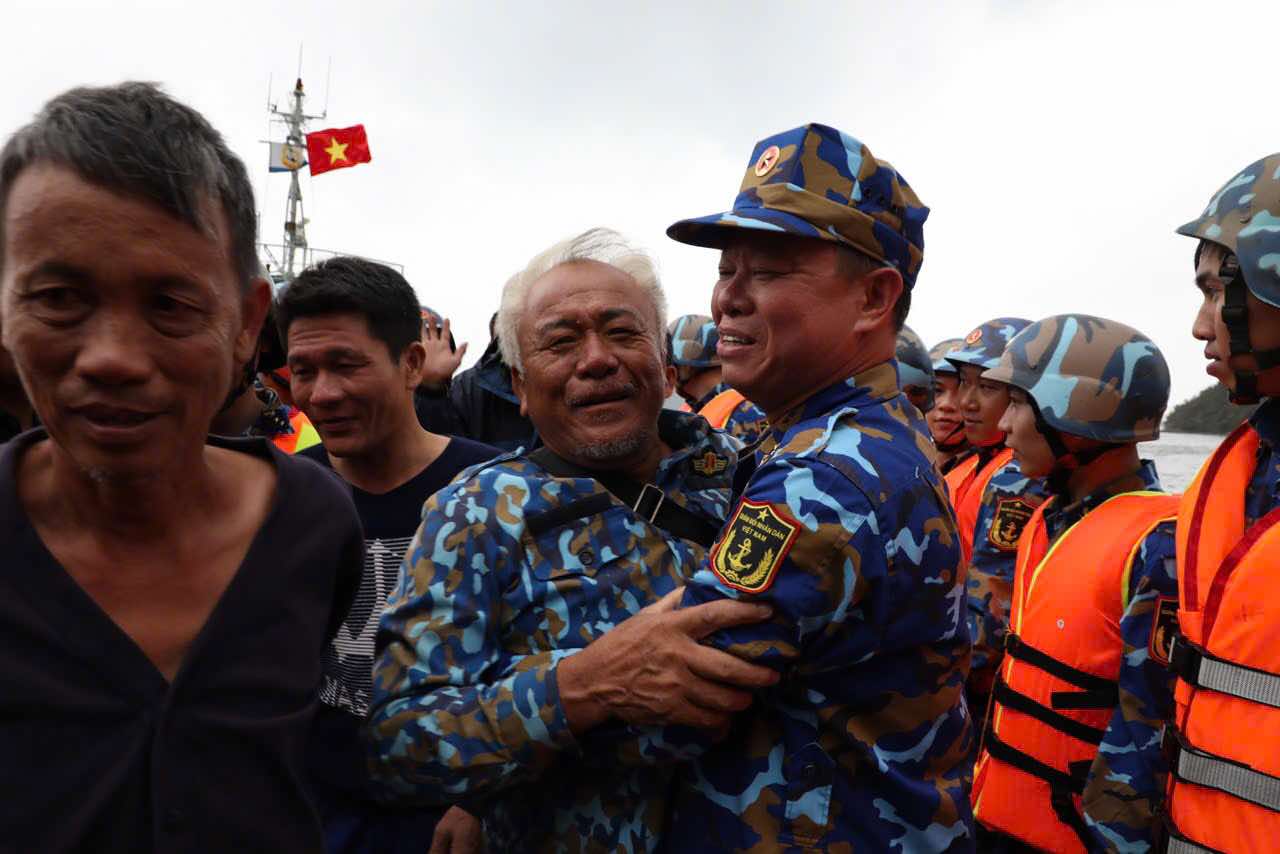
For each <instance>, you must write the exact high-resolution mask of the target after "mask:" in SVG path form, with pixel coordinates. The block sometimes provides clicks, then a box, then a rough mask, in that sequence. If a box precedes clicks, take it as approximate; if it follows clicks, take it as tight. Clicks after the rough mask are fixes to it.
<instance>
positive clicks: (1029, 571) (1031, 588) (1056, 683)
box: [973, 492, 1178, 852]
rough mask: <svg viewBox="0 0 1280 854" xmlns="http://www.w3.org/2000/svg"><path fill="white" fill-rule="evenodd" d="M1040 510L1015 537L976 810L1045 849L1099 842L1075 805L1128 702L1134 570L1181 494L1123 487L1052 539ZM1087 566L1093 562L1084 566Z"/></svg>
mask: <svg viewBox="0 0 1280 854" xmlns="http://www.w3.org/2000/svg"><path fill="white" fill-rule="evenodd" d="M1053 502H1054V499H1052V498H1051V499H1049V500H1047V501H1045V502H1044V503H1043V504H1041V505H1040V506H1039V507H1037V508H1036V510H1035V512H1034V513H1033V514H1032V516H1031V519H1030V520H1029V521H1028V522H1027V526H1026V528H1024V529H1023V532H1022V537H1021V538H1020V539H1019V540H1018V557H1017V564H1016V567H1015V569H1014V583H1013V596H1012V608H1011V611H1010V620H1009V634H1008V636H1007V640H1006V646H1007V654H1006V655H1005V658H1004V661H1003V662H1002V663H1001V665H1000V674H999V677H998V678H997V681H996V689H995V692H994V696H993V702H992V717H991V724H990V731H989V734H988V735H987V736H986V738H985V740H984V744H983V749H982V752H981V754H980V755H979V757H978V764H977V767H976V770H975V774H974V788H973V791H974V815H975V817H976V818H977V819H978V820H979V821H981V822H982V824H984V825H985V826H987V827H989V828H992V829H994V830H998V831H1000V832H1001V833H1005V834H1007V835H1009V836H1013V837H1015V838H1017V839H1020V840H1022V841H1023V842H1026V843H1028V844H1030V845H1034V846H1036V847H1038V848H1043V849H1045V850H1048V851H1055V852H1057V851H1061V852H1070V851H1086V850H1091V849H1092V848H1094V847H1096V845H1095V843H1094V842H1093V841H1092V838H1091V833H1090V831H1089V830H1088V828H1087V825H1086V824H1085V821H1084V817H1083V816H1082V815H1081V813H1080V810H1079V807H1078V806H1077V803H1076V801H1077V799H1078V798H1079V796H1080V794H1081V793H1082V792H1083V791H1084V785H1085V780H1086V778H1087V775H1088V771H1089V767H1090V765H1092V763H1093V760H1094V757H1095V756H1097V753H1098V744H1099V743H1100V742H1101V741H1102V739H1103V737H1104V736H1105V734H1106V728H1107V726H1108V725H1109V723H1110V721H1111V717H1112V715H1113V714H1114V713H1115V709H1116V707H1117V705H1118V703H1119V695H1118V689H1117V686H1116V678H1117V677H1118V675H1119V673H1120V662H1121V657H1122V655H1123V654H1124V640H1123V638H1122V637H1121V636H1120V618H1121V616H1122V615H1123V613H1124V609H1125V606H1126V602H1127V590H1126V589H1125V584H1126V578H1127V572H1128V570H1129V566H1130V565H1131V564H1132V563H1133V560H1134V559H1135V557H1136V555H1137V553H1138V550H1139V549H1140V548H1141V547H1142V542H1143V540H1145V539H1146V537H1147V536H1148V535H1149V534H1150V533H1151V532H1152V531H1153V530H1154V529H1155V527H1156V526H1157V525H1159V524H1160V523H1161V522H1166V521H1172V520H1173V519H1174V518H1175V517H1176V515H1177V510H1178V497H1177V496H1175V495H1165V494H1164V493H1160V492H1128V493H1124V494H1122V495H1117V496H1115V497H1113V498H1110V499H1108V500H1107V501H1105V502H1103V503H1102V504H1100V505H1099V506H1098V507H1096V508H1094V509H1093V510H1092V511H1091V512H1089V513H1088V514H1086V515H1085V516H1084V518H1082V519H1081V520H1080V521H1079V522H1077V523H1076V524H1075V525H1073V526H1071V528H1069V529H1068V530H1067V531H1066V532H1064V533H1063V534H1062V536H1060V537H1058V539H1057V541H1056V542H1054V543H1053V546H1052V547H1050V546H1049V542H1048V527H1047V525H1046V523H1045V520H1044V514H1045V512H1046V510H1047V509H1048V508H1050V507H1051V506H1053ZM1086 570H1088V571H1087V572H1086Z"/></svg>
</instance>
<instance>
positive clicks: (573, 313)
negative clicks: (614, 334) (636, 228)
mask: <svg viewBox="0 0 1280 854" xmlns="http://www.w3.org/2000/svg"><path fill="white" fill-rule="evenodd" d="M619 317H630V318H633V319H634V320H635V321H636V322H637V323H639V324H640V325H641V326H643V327H644V328H645V329H649V330H652V329H655V328H656V327H657V326H658V315H657V306H655V305H654V303H653V299H652V298H651V296H650V294H649V293H648V292H647V291H646V290H645V288H644V287H642V286H641V285H640V283H639V282H637V281H636V280H635V279H634V278H632V277H631V276H630V275H628V274H627V273H625V272H623V271H622V270H619V269H618V268H616V267H612V266H610V265H608V264H604V263H602V262H599V261H573V262H570V263H568V264H561V265H559V266H558V267H555V268H553V269H551V270H549V271H548V272H546V273H544V274H543V275H542V276H540V277H539V278H538V279H537V280H536V281H535V282H534V283H533V284H532V285H531V286H530V288H529V293H528V295H527V296H526V299H525V310H524V315H523V317H522V319H521V325H522V327H523V328H524V331H525V332H537V331H539V330H541V329H545V328H547V327H551V326H564V325H574V326H583V327H588V326H599V325H601V324H604V323H609V322H610V321H612V320H614V319H617V318H619Z"/></svg>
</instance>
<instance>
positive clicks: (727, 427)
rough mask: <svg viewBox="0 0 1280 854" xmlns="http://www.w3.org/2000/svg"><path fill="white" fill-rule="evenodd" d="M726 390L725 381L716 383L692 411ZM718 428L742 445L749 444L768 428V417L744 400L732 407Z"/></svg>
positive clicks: (697, 410) (727, 386)
mask: <svg viewBox="0 0 1280 854" xmlns="http://www.w3.org/2000/svg"><path fill="white" fill-rule="evenodd" d="M728 390H729V385H728V384H727V383H716V387H715V388H713V389H712V390H711V391H709V392H708V393H707V394H706V395H705V396H704V397H703V398H702V400H700V401H698V405H697V406H695V407H694V408H693V409H694V411H695V412H701V411H702V408H703V407H704V406H706V405H707V404H708V403H710V402H711V400H712V398H714V397H715V396H716V395H718V394H720V393H721V392H723V391H728ZM720 429H722V430H724V431H725V432H726V433H728V434H729V435H730V436H732V437H733V438H735V439H737V440H738V441H739V442H741V443H742V444H743V445H751V444H753V443H755V442H756V441H757V440H758V439H759V438H760V437H761V436H763V435H764V434H765V433H766V432H767V431H768V430H769V417H768V416H767V415H765V414H764V410H762V409H761V408H760V407H758V406H756V405H755V404H754V403H752V402H751V401H749V400H744V401H742V402H741V403H739V404H738V405H737V406H736V407H734V409H733V412H731V413H729V419H728V420H727V421H726V422H725V423H724V426H723V427H721V428H720Z"/></svg>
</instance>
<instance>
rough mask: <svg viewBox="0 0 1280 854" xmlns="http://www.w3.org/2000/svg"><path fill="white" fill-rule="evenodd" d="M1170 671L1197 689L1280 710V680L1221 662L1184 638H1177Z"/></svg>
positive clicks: (1171, 652)
mask: <svg viewBox="0 0 1280 854" xmlns="http://www.w3.org/2000/svg"><path fill="white" fill-rule="evenodd" d="M1169 669H1170V670H1172V671H1173V672H1174V673H1176V674H1178V677H1179V678H1180V679H1182V681H1184V682H1186V683H1187V684H1189V685H1193V686H1195V687H1196V688H1208V689H1209V690H1211V691H1217V692H1218V693H1219V694H1227V695H1229V696H1231V697H1238V698H1239V699H1241V700H1249V701H1250V702H1254V703H1262V704H1263V705H1266V706H1271V707H1272V708H1275V709H1280V676H1277V675H1276V674H1274V673H1268V672H1267V671H1265V670H1257V669H1254V668H1252V667H1245V666H1244V665H1242V664H1236V663H1234V662H1231V661H1227V660H1226V659H1222V658H1218V657H1217V656H1215V655H1212V654H1210V653H1209V652H1207V651H1206V650H1204V649H1202V648H1201V647H1198V646H1196V645H1195V644H1193V643H1191V642H1190V641H1188V640H1187V639H1186V638H1184V637H1182V636H1181V635H1175V636H1174V638H1173V645H1172V647H1170V650H1169Z"/></svg>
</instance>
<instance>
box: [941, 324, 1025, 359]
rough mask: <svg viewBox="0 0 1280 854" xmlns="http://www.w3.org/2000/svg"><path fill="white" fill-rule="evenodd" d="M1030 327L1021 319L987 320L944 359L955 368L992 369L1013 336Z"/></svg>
mask: <svg viewBox="0 0 1280 854" xmlns="http://www.w3.org/2000/svg"><path fill="white" fill-rule="evenodd" d="M1030 325H1031V321H1030V320H1026V319H1024V318H1021V317H997V318H996V319H995V320H988V321H987V322H986V323H984V324H982V325H981V326H979V327H978V328H977V329H975V330H973V331H972V332H970V333H969V334H968V335H966V336H965V337H964V340H963V341H961V342H960V346H959V347H957V348H956V349H954V350H950V351H948V352H947V355H946V356H945V357H944V358H945V359H946V360H947V361H948V362H950V363H951V364H953V365H955V366H956V367H957V368H958V367H960V366H961V365H977V366H978V367H979V368H982V369H983V370H987V369H989V368H994V367H995V366H996V365H997V364H999V363H1000V354H1001V353H1003V352H1004V348H1005V347H1006V346H1008V344H1009V341H1010V340H1012V338H1013V336H1015V335H1017V334H1018V333H1019V332H1021V331H1022V330H1024V329H1026V328H1027V327H1028V326H1030Z"/></svg>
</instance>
